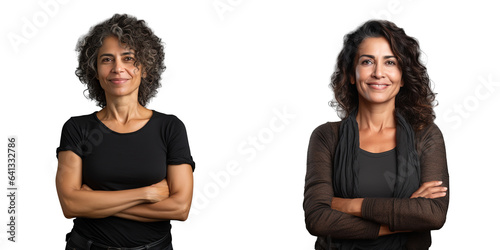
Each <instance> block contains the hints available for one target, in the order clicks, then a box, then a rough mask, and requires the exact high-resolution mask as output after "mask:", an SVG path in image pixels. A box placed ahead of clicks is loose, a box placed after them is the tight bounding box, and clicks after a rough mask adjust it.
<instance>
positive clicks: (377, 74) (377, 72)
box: [372, 64, 384, 79]
mask: <svg viewBox="0 0 500 250" xmlns="http://www.w3.org/2000/svg"><path fill="white" fill-rule="evenodd" d="M372 77H374V78H376V79H380V78H383V77H384V69H383V67H382V66H381V65H378V64H375V65H374V67H373V72H372Z"/></svg>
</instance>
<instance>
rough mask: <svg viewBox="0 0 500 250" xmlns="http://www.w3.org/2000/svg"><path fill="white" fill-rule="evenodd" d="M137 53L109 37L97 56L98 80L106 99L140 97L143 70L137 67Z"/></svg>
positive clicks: (114, 38)
mask: <svg viewBox="0 0 500 250" xmlns="http://www.w3.org/2000/svg"><path fill="white" fill-rule="evenodd" d="M135 61H136V57H135V51H134V50H132V49H130V48H127V47H126V46H123V45H122V44H120V43H119V41H118V38H116V37H115V36H109V37H107V38H106V39H104V42H103V44H102V46H101V48H99V51H98V54H97V78H98V79H99V82H100V84H101V87H102V88H103V89H104V92H105V93H106V99H109V98H117V97H123V96H130V97H132V98H136V99H137V97H138V93H139V86H140V85H141V75H142V74H143V73H142V70H141V67H140V66H135V65H134V63H135ZM108 101H109V100H108Z"/></svg>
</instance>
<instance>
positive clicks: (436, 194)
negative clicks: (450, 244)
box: [303, 20, 449, 250]
mask: <svg viewBox="0 0 500 250" xmlns="http://www.w3.org/2000/svg"><path fill="white" fill-rule="evenodd" d="M330 86H331V87H332V89H333V91H334V95H335V99H336V101H332V102H331V103H330V104H331V106H333V107H335V108H336V109H337V112H338V114H339V116H340V117H341V118H342V120H341V121H340V122H328V123H325V124H323V125H320V126H319V127H318V128H316V129H315V130H314V132H313V133H312V135H311V139H310V142H309V149H308V155H307V173H306V179H305V191H304V204H303V205H304V211H305V220H306V227H307V229H308V231H309V232H310V233H311V234H312V235H315V236H318V238H317V240H316V244H315V249H342V250H343V249H385V250H387V249H428V248H429V247H430V245H431V235H430V230H436V229H439V228H441V227H442V226H443V224H444V222H445V220H446V213H447V210H448V200H449V189H448V186H449V178H448V170H447V163H446V152H445V147H444V140H443V136H442V134H441V131H440V130H439V128H438V127H437V126H436V124H434V118H435V115H434V111H433V106H434V99H435V94H434V93H433V92H432V90H431V88H430V80H429V77H428V75H427V69H426V68H425V66H424V65H422V63H421V62H420V48H419V45H418V42H417V40H416V39H414V38H412V37H410V36H407V35H406V34H405V32H404V30H403V29H401V28H399V27H397V26H396V25H395V24H394V23H392V22H389V21H379V20H371V21H368V22H366V23H364V24H363V25H361V26H360V27H359V28H358V29H356V30H355V31H353V32H351V33H349V34H347V35H346V36H345V37H344V46H343V48H342V51H341V52H340V54H339V56H338V58H337V64H336V68H335V72H334V73H333V75H332V79H331V84H330Z"/></svg>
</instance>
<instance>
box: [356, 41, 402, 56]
mask: <svg viewBox="0 0 500 250" xmlns="http://www.w3.org/2000/svg"><path fill="white" fill-rule="evenodd" d="M363 54H369V55H379V54H383V55H393V54H394V53H393V52H392V49H391V46H390V44H389V42H388V41H387V39H385V38H384V37H368V38H365V39H364V40H363V42H361V44H359V48H358V55H363Z"/></svg>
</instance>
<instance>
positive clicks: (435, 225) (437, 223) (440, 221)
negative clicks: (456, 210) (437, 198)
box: [429, 214, 446, 230]
mask: <svg viewBox="0 0 500 250" xmlns="http://www.w3.org/2000/svg"><path fill="white" fill-rule="evenodd" d="M445 222H446V214H443V215H439V216H436V217H435V218H434V219H433V220H432V221H431V222H429V226H430V227H431V228H429V229H430V230H439V229H441V228H442V227H443V226H444V223H445Z"/></svg>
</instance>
